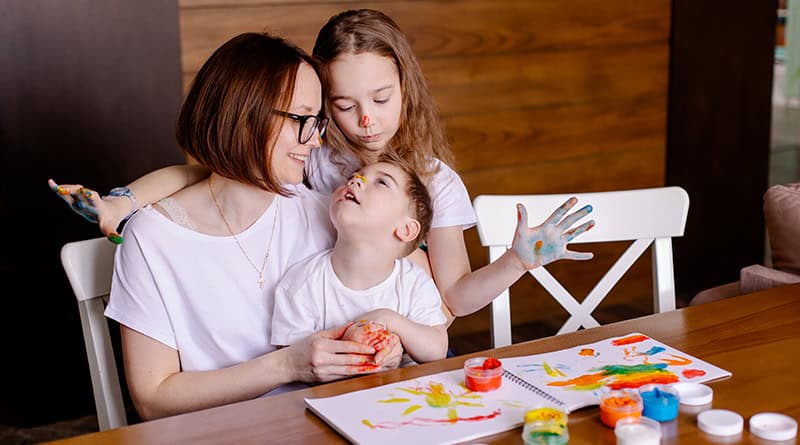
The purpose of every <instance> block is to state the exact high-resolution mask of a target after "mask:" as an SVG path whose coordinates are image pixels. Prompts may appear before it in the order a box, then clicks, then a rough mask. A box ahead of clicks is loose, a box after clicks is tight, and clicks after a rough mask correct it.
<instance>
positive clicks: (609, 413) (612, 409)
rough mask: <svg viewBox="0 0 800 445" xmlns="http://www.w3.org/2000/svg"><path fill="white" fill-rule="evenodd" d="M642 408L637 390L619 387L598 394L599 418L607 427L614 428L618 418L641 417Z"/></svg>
mask: <svg viewBox="0 0 800 445" xmlns="http://www.w3.org/2000/svg"><path fill="white" fill-rule="evenodd" d="M643 408H644V405H643V404H642V397H641V396H640V395H639V393H638V392H637V391H633V390H628V389H621V390H614V391H608V392H605V393H603V394H601V395H600V420H601V421H602V422H603V424H604V425H606V426H607V427H609V428H614V427H615V426H616V425H617V421H618V420H619V419H624V418H627V417H634V418H635V417H641V416H642V409H643Z"/></svg>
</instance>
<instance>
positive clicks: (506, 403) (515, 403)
mask: <svg viewBox="0 0 800 445" xmlns="http://www.w3.org/2000/svg"><path fill="white" fill-rule="evenodd" d="M500 403H502V404H503V406H507V407H509V408H526V407H527V406H528V405H526V404H524V403H522V402H518V401H516V400H501V401H500Z"/></svg>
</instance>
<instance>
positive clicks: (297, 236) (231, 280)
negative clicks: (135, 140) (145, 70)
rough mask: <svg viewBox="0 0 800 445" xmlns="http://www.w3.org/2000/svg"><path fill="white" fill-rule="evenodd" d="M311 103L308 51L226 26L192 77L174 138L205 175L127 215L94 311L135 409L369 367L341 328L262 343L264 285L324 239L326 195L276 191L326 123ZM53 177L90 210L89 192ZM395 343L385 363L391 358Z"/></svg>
mask: <svg viewBox="0 0 800 445" xmlns="http://www.w3.org/2000/svg"><path fill="white" fill-rule="evenodd" d="M321 110H322V97H321V84H320V81H319V78H318V76H317V73H316V71H315V69H314V62H313V61H312V59H311V58H309V57H308V56H307V55H306V54H305V53H303V52H302V51H301V50H299V49H297V48H296V47H294V46H292V45H289V44H288V43H286V42H284V41H283V40H281V39H277V38H273V37H269V36H267V35H263V34H252V33H249V34H242V35H240V36H237V37H234V38H233V39H231V40H230V41H228V42H227V43H225V44H224V45H222V46H221V47H220V48H219V49H218V50H217V51H215V52H214V54H212V56H211V57H210V58H209V60H208V61H207V62H206V63H205V64H204V65H203V67H202V69H201V70H200V72H199V73H198V74H197V78H196V79H195V81H194V82H193V84H192V87H191V90H190V91H189V93H188V95H187V97H186V100H185V101H184V103H183V106H182V108H181V112H180V116H179V118H178V124H177V136H178V142H179V144H180V146H181V147H182V148H183V149H184V150H185V151H186V152H187V154H188V155H190V156H192V157H193V158H194V159H196V160H197V161H198V162H199V163H200V164H201V165H203V166H204V167H205V168H206V169H207V170H208V171H210V173H211V174H210V176H209V177H208V178H207V179H206V180H203V181H200V182H198V183H196V184H194V185H192V186H189V187H187V188H185V189H183V190H181V191H180V192H178V193H176V194H174V195H173V196H172V197H170V198H168V199H167V200H163V201H160V202H159V203H158V204H157V207H156V206H148V207H145V208H142V209H141V210H139V212H138V213H137V214H136V215H135V217H133V218H131V220H130V221H129V222H128V224H127V226H126V228H125V235H126V237H127V240H126V242H125V243H124V244H123V245H121V246H120V247H119V248H118V249H117V252H116V256H115V259H114V274H113V279H112V285H111V298H110V302H109V305H108V307H107V309H106V316H108V317H109V318H112V319H114V320H116V321H118V322H119V323H120V325H121V339H122V350H123V357H124V364H125V374H126V377H127V381H128V387H129V390H130V393H131V398H132V400H133V402H134V405H135V406H136V409H137V411H138V413H139V415H140V416H141V417H142V418H143V419H145V420H147V419H152V418H157V417H163V416H168V415H173V414H177V413H183V412H188V411H194V410H198V409H203V408H208V407H212V406H218V405H222V404H226V403H232V402H237V401H242V400H247V399H251V398H254V397H257V396H260V395H263V394H265V393H267V392H269V391H271V390H273V389H275V388H277V387H278V386H280V385H284V384H286V383H289V382H292V381H307V382H311V381H327V380H333V379H336V378H341V377H343V376H348V375H353V374H356V373H362V372H364V370H365V369H375V368H377V367H376V366H375V365H376V364H379V363H374V362H373V361H372V359H371V358H369V355H368V354H375V350H374V348H372V347H370V346H367V345H363V344H360V343H355V342H345V341H339V340H336V339H338V338H340V337H341V336H342V335H343V334H344V332H345V329H346V328H347V326H342V327H339V328H335V329H331V330H328V331H323V332H320V333H316V334H314V335H312V336H310V337H307V338H305V339H304V340H301V341H300V342H298V343H295V344H294V345H292V346H289V347H287V348H284V349H280V350H276V348H275V347H273V346H271V344H270V336H271V332H270V331H271V329H270V328H271V321H272V313H273V311H272V309H273V304H272V303H273V297H274V291H275V283H276V282H277V281H278V279H279V278H280V277H281V276H282V275H283V274H284V273H285V271H286V270H287V269H288V268H289V267H290V266H292V265H293V264H295V263H296V262H297V261H299V260H300V259H303V258H305V257H306V256H308V255H310V254H313V253H317V252H319V251H320V250H324V249H328V248H330V247H331V246H332V241H333V239H332V237H331V236H330V235H331V232H330V231H328V230H324V226H326V225H328V224H329V220H328V216H327V206H326V205H325V204H324V203H322V202H319V200H318V199H317V197H315V196H314V195H313V194H312V193H311V192H310V191H305V192H303V190H301V189H298V190H297V193H295V195H296V196H294V197H290V195H291V192H290V190H289V189H288V188H287V187H286V186H287V185H292V184H298V183H300V182H301V181H302V179H303V160H304V159H305V158H306V157H307V155H308V152H309V151H310V150H311V149H312V148H315V147H316V145H317V143H316V141H317V140H318V137H319V134H320V133H322V132H324V130H325V127H326V124H327V121H326V119H325V118H324V117H323V116H321ZM53 186H54V187H55V188H56V190H59V191H60V193H62V196H64V197H65V198H67V199H69V200H71V201H72V203H75V205H76V206H79V205H78V204H77V203H81V202H84V201H81V200H73V198H75V197H77V196H81V197H82V198H81V199H85V200H86V201H85V202H87V204H88V203H91V202H94V204H95V205H99V206H98V209H100V210H99V211H100V212H102V204H103V202H102V201H100V200H95V199H94V193H91V192H89V191H87V190H83V191H81V190H80V189H79V188H75V187H68V188H60V187H58V186H57V185H55V184H53ZM87 195H88V196H87ZM122 195H125V193H122ZM119 199H121V200H125V201H127V199H128V198H126V197H125V196H120V197H119ZM109 204H110V203H109ZM80 207H82V209H80V210H85V208H83V205H82V204H81V205H80ZM100 217H101V219H104V218H103V215H102V213H100ZM320 228H323V230H319V229H320ZM395 349H396V351H395V353H392V354H389V355H390V356H391V357H390V358H389V359H387V360H386V362H385V364H388V365H391V366H394V367H396V366H397V364H398V363H399V360H400V358H401V348H400V347H397V348H395ZM365 354H366V355H365ZM354 365H355V366H354Z"/></svg>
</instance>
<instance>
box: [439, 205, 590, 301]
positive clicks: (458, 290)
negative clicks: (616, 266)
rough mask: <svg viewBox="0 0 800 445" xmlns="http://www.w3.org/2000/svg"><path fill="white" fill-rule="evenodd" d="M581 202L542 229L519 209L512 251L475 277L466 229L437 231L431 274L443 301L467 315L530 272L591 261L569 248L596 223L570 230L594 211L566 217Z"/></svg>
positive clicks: (587, 255) (563, 210)
mask: <svg viewBox="0 0 800 445" xmlns="http://www.w3.org/2000/svg"><path fill="white" fill-rule="evenodd" d="M576 203H577V200H576V199H575V198H570V199H569V200H568V201H567V202H565V203H564V204H563V205H561V207H559V208H558V209H556V211H555V212H553V214H552V215H550V217H549V218H547V220H546V221H545V222H544V223H542V225H540V226H537V227H528V216H527V212H526V211H525V207H524V206H522V205H520V204H518V205H517V229H516V232H515V234H514V241H513V243H512V246H511V249H509V250H508V251H506V253H504V254H503V255H502V256H501V257H500V258H498V259H497V260H496V261H494V262H492V263H490V264H488V265H486V266H484V267H482V268H480V269H478V270H476V271H474V272H470V266H469V258H468V256H467V249H466V246H465V244H464V236H463V232H462V229H461V227H460V226H454V227H442V228H435V229H431V231H430V233H429V234H428V237H427V239H428V255H429V256H430V261H431V270H432V271H433V276H434V280H435V281H436V285H437V286H438V287H439V291H440V292H441V294H442V299H443V300H444V302H445V303H446V304H447V306H448V307H449V308H450V310H451V311H452V312H453V314H454V315H456V316H464V315H468V314H471V313H473V312H475V311H477V310H479V309H481V308H483V307H484V306H486V305H487V304H489V303H490V302H491V301H492V300H493V299H494V298H495V297H497V296H498V295H500V293H501V292H502V291H503V290H505V289H506V288H508V287H509V286H511V285H512V284H514V283H515V282H516V281H517V280H518V279H519V278H520V277H521V276H522V275H523V274H524V273H525V272H526V271H528V270H530V269H533V268H536V267H539V266H544V265H545V264H549V263H551V262H553V261H556V260H559V259H572V260H588V259H591V258H592V254H591V253H583V252H572V251H569V250H567V248H566V246H567V244H568V243H569V242H570V241H572V240H573V239H574V238H575V237H577V236H578V235H580V234H582V233H583V232H585V231H587V230H589V229H591V228H592V227H593V226H594V221H588V222H586V223H584V224H581V225H580V226H578V227H576V228H574V229H570V227H571V226H572V225H573V224H575V223H576V222H577V221H578V220H580V219H581V218H583V217H584V216H586V215H588V214H589V213H590V212H591V211H592V208H591V206H585V207H583V208H581V209H580V210H578V211H576V212H574V213H572V214H570V215H567V216H566V217H565V215H566V213H567V212H568V211H569V210H570V209H571V208H572V207H573V206H574V205H575V204H576ZM562 218H563V219H562Z"/></svg>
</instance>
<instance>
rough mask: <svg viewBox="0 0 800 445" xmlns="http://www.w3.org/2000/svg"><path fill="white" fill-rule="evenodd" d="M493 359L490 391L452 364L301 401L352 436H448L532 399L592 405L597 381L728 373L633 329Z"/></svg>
mask: <svg viewBox="0 0 800 445" xmlns="http://www.w3.org/2000/svg"><path fill="white" fill-rule="evenodd" d="M501 361H502V364H503V368H504V370H503V382H502V384H501V386H500V388H499V389H497V390H495V391H491V392H485V393H484V392H472V391H470V390H468V389H467V388H466V387H465V386H464V371H463V369H458V370H455V371H447V372H442V373H437V374H433V375H429V376H424V377H419V378H416V379H412V380H406V381H402V382H396V383H392V384H389V385H384V386H379V387H375V388H370V389H365V390H361V391H355V392H351V393H347V394H342V395H339V396H334V397H325V398H317V399H308V398H307V399H305V403H306V407H308V408H309V409H310V410H311V411H313V412H314V413H315V414H316V415H317V416H319V417H320V418H322V419H323V420H324V421H325V422H327V423H328V424H329V425H330V426H331V427H332V428H334V429H335V430H337V431H338V432H339V433H340V434H342V435H343V436H344V437H346V438H347V439H348V440H349V441H350V442H352V443H355V444H372V443H381V444H408V443H413V444H415V445H424V444H449V443H457V442H463V441H468V440H472V439H476V438H479V437H483V436H488V435H492V434H496V433H500V432H503V431H507V430H510V429H513V428H516V427H519V426H521V425H522V420H523V417H524V413H525V412H526V411H527V410H529V409H531V408H534V407H539V406H556V407H560V408H562V409H564V410H565V411H567V412H571V411H574V410H576V409H579V408H582V407H585V406H591V405H596V404H598V403H599V398H598V395H599V393H600V391H601V390H602V388H604V387H605V388H611V389H617V388H638V387H639V386H642V385H645V384H649V383H663V384H668V383H675V382H678V381H692V382H706V381H710V380H716V379H719V378H722V377H728V376H730V375H731V373H730V372H728V371H726V370H724V369H721V368H718V367H716V366H714V365H711V364H709V363H707V362H705V361H703V360H700V359H698V358H695V357H693V356H690V355H688V354H685V353H683V352H680V351H678V350H676V349H674V348H671V347H669V346H667V345H665V344H663V343H660V342H658V341H656V340H654V339H652V338H650V337H647V336H645V335H642V334H639V333H631V334H628V335H625V336H622V337H615V338H609V339H606V340H602V341H599V342H596V343H591V344H586V345H581V346H576V347H574V348H569V349H564V350H560V351H553V352H548V353H544V354H535V355H528V356H521V357H511V358H502V359H501Z"/></svg>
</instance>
